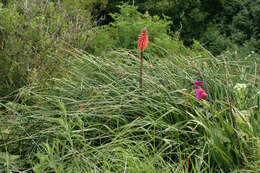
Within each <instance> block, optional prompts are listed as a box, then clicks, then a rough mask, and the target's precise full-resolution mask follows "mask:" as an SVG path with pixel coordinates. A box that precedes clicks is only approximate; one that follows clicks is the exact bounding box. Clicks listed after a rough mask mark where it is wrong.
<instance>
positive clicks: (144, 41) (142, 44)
mask: <svg viewBox="0 0 260 173" xmlns="http://www.w3.org/2000/svg"><path fill="white" fill-rule="evenodd" d="M147 45H148V31H147V29H146V28H144V29H142V30H141V32H140V34H139V37H138V48H139V49H140V50H141V59H140V81H139V87H140V89H142V88H143V61H144V49H145V48H146V47H147Z"/></svg>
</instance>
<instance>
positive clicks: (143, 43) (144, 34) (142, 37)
mask: <svg viewBox="0 0 260 173" xmlns="http://www.w3.org/2000/svg"><path fill="white" fill-rule="evenodd" d="M147 45H148V31H147V29H146V28H144V29H142V31H141V33H140V34H139V37H138V47H139V49H140V50H141V51H142V52H143V51H144V49H145V48H146V47H147Z"/></svg>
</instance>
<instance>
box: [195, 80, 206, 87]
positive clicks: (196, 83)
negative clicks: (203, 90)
mask: <svg viewBox="0 0 260 173" xmlns="http://www.w3.org/2000/svg"><path fill="white" fill-rule="evenodd" d="M194 84H195V88H198V87H199V86H201V87H203V86H204V83H203V82H202V81H197V80H196V81H195V82H194Z"/></svg>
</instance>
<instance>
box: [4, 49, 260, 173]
mask: <svg viewBox="0 0 260 173" xmlns="http://www.w3.org/2000/svg"><path fill="white" fill-rule="evenodd" d="M198 46H199V45H198ZM188 51H190V50H187V52H188ZM64 52H66V53H64V55H68V54H70V56H68V57H66V58H64V62H63V65H62V67H63V68H64V69H63V70H64V72H65V73H64V75H63V76H64V77H62V78H52V79H51V80H50V81H49V82H47V83H46V85H45V86H43V85H37V84H34V85H31V86H28V87H23V88H21V89H19V91H18V94H17V100H16V102H8V103H1V113H0V114H1V126H0V127H1V129H0V130H1V138H0V148H1V156H0V163H1V164H0V165H1V166H0V170H1V171H5V172H11V171H12V172H15V171H27V172H32V171H33V172H188V171H192V172H204V171H206V172H232V171H233V172H240V171H245V170H246V171H249V172H257V170H259V169H260V168H259V165H260V164H259V162H260V158H259V155H260V141H259V130H260V129H259V124H260V119H259V113H260V112H259V78H258V76H259V69H258V67H256V66H255V64H256V63H252V62H251V61H244V60H241V61H236V62H234V61H233V60H232V59H231V58H229V57H230V56H228V55H225V61H224V60H222V59H221V58H218V59H217V58H215V57H213V56H210V55H209V54H208V53H207V52H201V55H202V56H197V54H198V53H194V54H190V56H182V55H178V56H177V55H175V54H174V55H172V54H168V55H167V58H161V57H158V56H156V55H155V54H152V55H150V54H149V53H144V56H145V61H144V74H143V89H142V91H140V90H139V87H138V84H139V62H138V61H139V60H138V58H137V54H138V52H135V51H130V50H129V51H111V52H108V53H107V55H106V57H102V58H101V57H96V56H93V55H91V54H88V53H85V52H82V51H79V50H73V51H68V50H64ZM225 64H226V65H225ZM227 68H228V70H229V72H230V74H229V79H228V80H229V86H230V96H231V103H232V111H233V114H234V116H235V117H236V124H237V127H236V128H234V127H233V125H232V119H231V118H230V116H229V111H230V110H229V105H228V103H227V99H226V91H225V87H226V69H227ZM197 69H200V70H201V73H203V76H204V78H205V80H207V84H208V89H209V90H208V92H209V93H210V94H211V99H212V101H211V102H209V101H207V100H202V101H198V100H196V99H195V97H194V95H195V94H194V91H193V89H194V87H193V84H192V83H193V82H194V81H195V80H196V79H198V75H197ZM252 69H254V70H252ZM242 72H243V73H242ZM245 76H247V77H245ZM238 82H239V83H246V86H247V87H246V88H245V90H243V92H242V93H240V94H241V97H237V95H236V91H235V90H233V89H232V88H233V87H234V86H235V85H236V84H237V83H238ZM239 99H240V100H239ZM241 99H243V101H241ZM241 104H242V105H241Z"/></svg>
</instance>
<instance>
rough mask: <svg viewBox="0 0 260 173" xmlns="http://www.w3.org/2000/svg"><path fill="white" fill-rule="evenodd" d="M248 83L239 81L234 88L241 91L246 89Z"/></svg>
mask: <svg viewBox="0 0 260 173" xmlns="http://www.w3.org/2000/svg"><path fill="white" fill-rule="evenodd" d="M246 87H247V86H246V84H243V83H237V84H236V85H235V86H234V89H235V90H237V91H241V90H244V89H246Z"/></svg>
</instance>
